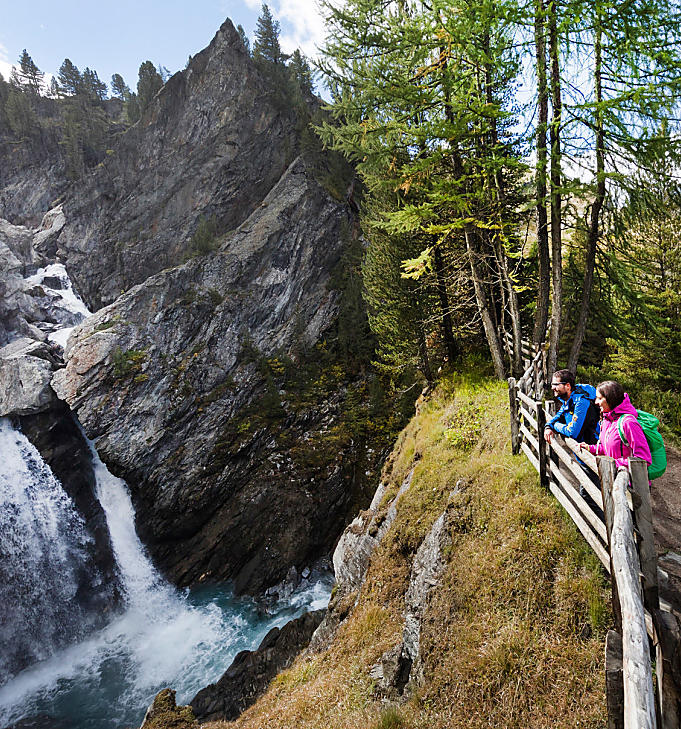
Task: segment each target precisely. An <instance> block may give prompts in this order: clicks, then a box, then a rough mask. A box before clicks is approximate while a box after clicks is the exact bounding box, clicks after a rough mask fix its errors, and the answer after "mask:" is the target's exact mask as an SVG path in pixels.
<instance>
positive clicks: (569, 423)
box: [546, 384, 601, 444]
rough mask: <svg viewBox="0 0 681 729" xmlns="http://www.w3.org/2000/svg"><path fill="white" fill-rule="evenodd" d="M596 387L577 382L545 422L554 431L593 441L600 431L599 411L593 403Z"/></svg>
mask: <svg viewBox="0 0 681 729" xmlns="http://www.w3.org/2000/svg"><path fill="white" fill-rule="evenodd" d="M595 397H596V388H595V387H594V386H593V385H587V384H577V385H575V388H574V390H573V391H572V392H571V393H570V397H569V398H568V399H567V400H563V399H562V398H560V397H559V398H558V400H560V402H562V403H563V405H562V407H561V408H560V410H558V412H557V413H556V414H555V415H554V416H553V417H552V418H551V420H549V422H548V423H547V424H546V427H547V428H551V429H552V430H555V432H556V433H560V434H561V435H564V436H566V437H567V438H574V439H575V440H577V441H583V442H585V443H591V444H593V443H595V442H596V441H597V440H598V434H599V432H600V427H601V426H600V423H599V411H598V407H597V406H596V404H595V403H594V399H595Z"/></svg>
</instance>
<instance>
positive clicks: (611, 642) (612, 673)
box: [605, 630, 624, 729]
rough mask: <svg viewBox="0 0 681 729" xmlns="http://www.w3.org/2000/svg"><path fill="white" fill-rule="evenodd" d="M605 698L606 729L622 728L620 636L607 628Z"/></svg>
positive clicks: (622, 702)
mask: <svg viewBox="0 0 681 729" xmlns="http://www.w3.org/2000/svg"><path fill="white" fill-rule="evenodd" d="M605 698H606V700H607V704H608V729H624V684H623V678H622V636H620V634H619V633H618V632H617V631H615V630H609V631H608V634H607V636H606V637H605Z"/></svg>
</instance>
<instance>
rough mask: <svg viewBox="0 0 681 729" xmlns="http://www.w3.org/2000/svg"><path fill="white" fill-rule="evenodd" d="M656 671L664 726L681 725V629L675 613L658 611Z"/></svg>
mask: <svg viewBox="0 0 681 729" xmlns="http://www.w3.org/2000/svg"><path fill="white" fill-rule="evenodd" d="M654 622H655V633H656V636H655V637H656V639H657V640H656V646H655V648H656V662H655V674H656V677H657V690H658V697H659V709H660V725H661V729H678V727H679V726H681V629H680V627H679V621H678V619H677V618H676V616H675V615H672V614H671V613H668V612H663V611H662V610H656V611H654Z"/></svg>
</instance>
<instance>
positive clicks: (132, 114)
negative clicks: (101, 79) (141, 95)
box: [125, 91, 141, 124]
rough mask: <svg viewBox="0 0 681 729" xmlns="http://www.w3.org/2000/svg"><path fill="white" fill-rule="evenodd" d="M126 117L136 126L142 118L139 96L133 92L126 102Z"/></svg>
mask: <svg viewBox="0 0 681 729" xmlns="http://www.w3.org/2000/svg"><path fill="white" fill-rule="evenodd" d="M125 115H126V117H127V119H128V122H130V124H134V123H135V122H136V121H138V120H139V118H140V116H141V112H140V105H139V101H138V99H137V94H136V93H135V92H134V91H133V92H132V93H131V94H130V95H129V96H128V98H127V100H126V102H125Z"/></svg>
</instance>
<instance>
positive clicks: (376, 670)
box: [371, 511, 451, 697]
mask: <svg viewBox="0 0 681 729" xmlns="http://www.w3.org/2000/svg"><path fill="white" fill-rule="evenodd" d="M449 544H451V535H450V531H449V519H448V516H447V512H446V511H445V512H444V513H443V514H441V515H440V516H439V517H438V518H437V519H436V520H435V523H434V524H433V526H432V527H431V529H430V531H429V532H428V534H427V535H426V537H425V539H424V540H423V542H422V543H421V546H420V547H419V548H418V550H417V552H416V556H415V558H414V561H413V562H412V567H411V575H410V578H409V588H408V590H407V594H406V597H405V610H404V630H403V633H402V642H401V643H400V644H398V645H397V646H394V647H393V648H391V649H390V650H388V651H386V652H385V653H384V655H383V656H382V657H381V661H380V662H379V663H378V664H377V665H376V666H374V667H373V669H372V671H371V677H372V678H373V679H375V681H376V690H377V691H378V692H379V693H382V694H383V695H385V696H388V697H395V696H399V695H401V694H402V693H403V692H404V690H405V687H407V688H409V686H410V685H411V686H418V685H420V684H421V683H422V681H423V671H422V664H421V653H420V644H421V624H422V621H423V616H424V613H425V611H426V608H427V606H428V599H429V596H430V593H431V591H432V590H433V589H434V588H435V587H436V586H437V585H438V583H439V581H440V577H441V576H442V572H443V571H444V568H445V559H444V550H445V548H446V547H447V546H449Z"/></svg>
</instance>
